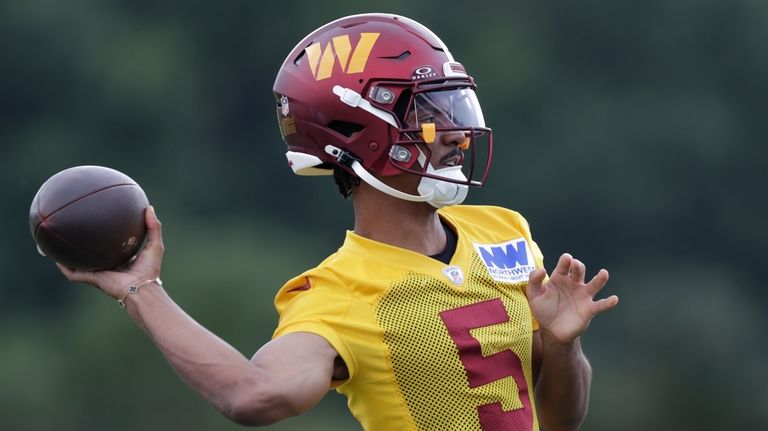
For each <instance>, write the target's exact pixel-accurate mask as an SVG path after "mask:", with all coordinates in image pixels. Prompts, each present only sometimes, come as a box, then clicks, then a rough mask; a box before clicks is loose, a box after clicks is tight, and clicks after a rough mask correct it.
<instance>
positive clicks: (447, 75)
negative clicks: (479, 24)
mask: <svg viewBox="0 0 768 431" xmlns="http://www.w3.org/2000/svg"><path fill="white" fill-rule="evenodd" d="M475 88H476V87H475V83H474V80H473V79H472V77H470V76H469V75H467V73H466V71H465V69H464V67H463V66H462V65H461V64H460V63H457V62H456V61H455V60H454V59H453V56H452V55H451V54H450V52H449V51H448V48H447V47H446V46H445V44H443V42H442V41H441V40H440V39H439V38H438V37H437V36H436V35H435V34H434V33H432V32H431V31H430V30H429V29H428V28H426V27H425V26H423V25H421V24H419V23H417V22H415V21H413V20H411V19H408V18H405V17H402V16H398V15H392V14H362V15H352V16H348V17H344V18H341V19H338V20H336V21H333V22H331V23H329V24H326V25H324V26H322V27H320V28H319V29H317V30H315V31H314V32H312V33H311V34H309V35H308V36H307V37H305V38H304V39H303V40H302V41H301V42H299V43H298V45H296V47H295V48H294V49H293V50H292V51H291V53H290V54H289V55H288V57H287V58H286V59H285V61H284V62H283V64H282V66H281V67H280V70H279V72H278V74H277V78H276V80H275V84H274V87H273V90H274V93H275V97H276V100H277V116H278V123H279V126H280V132H281V134H282V136H283V140H284V141H285V143H286V144H287V146H288V152H287V153H286V155H287V157H288V163H289V165H290V166H291V167H292V169H293V171H294V172H295V173H296V174H299V175H325V174H332V173H333V167H334V166H339V167H342V168H344V169H346V170H347V171H349V172H352V173H354V174H356V175H358V176H360V177H361V178H362V179H363V180H364V181H366V182H370V181H376V180H375V179H371V177H372V176H371V175H370V174H369V173H373V174H375V175H377V176H381V177H385V176H390V175H396V174H400V173H403V172H408V173H412V174H416V175H420V176H422V177H429V178H433V179H437V180H442V181H448V182H451V183H458V184H462V185H482V183H483V182H484V181H485V178H486V176H487V174H488V169H489V166H490V159H491V155H492V145H493V143H492V133H491V130H490V129H489V128H486V127H485V123H484V119H483V115H482V110H481V109H480V105H479V103H478V102H477V98H476V96H475V91H474V90H475ZM437 114H439V115H437ZM438 116H440V117H442V118H441V119H437V118H436V117H438ZM456 131H461V132H462V133H464V136H465V137H466V138H465V140H464V142H463V143H462V144H460V145H459V146H458V147H459V148H460V149H461V150H468V149H471V151H470V153H471V154H470V157H471V166H470V167H469V168H467V169H465V171H466V170H468V175H466V176H464V175H459V176H456V175H450V176H448V177H442V176H440V175H436V174H435V172H436V171H435V170H434V169H431V167H430V165H429V163H428V161H429V155H430V154H429V152H430V150H429V146H430V144H432V143H433V142H434V141H435V136H436V134H437V135H438V136H439V135H440V134H441V133H447V132H456ZM481 141H484V142H483V143H482V144H485V145H486V147H485V148H484V149H483V150H482V151H480V152H479V153H482V155H483V156H484V158H485V159H486V160H485V161H484V162H483V164H484V165H485V166H484V169H483V168H481V169H479V170H478V171H477V172H475V169H474V164H475V161H476V159H477V157H476V148H477V147H478V146H479V145H481ZM463 152H464V151H462V154H463ZM463 161H464V157H463V155H462V157H461V161H460V162H463ZM465 165H466V164H465ZM473 177H475V178H473ZM377 188H378V187H377Z"/></svg>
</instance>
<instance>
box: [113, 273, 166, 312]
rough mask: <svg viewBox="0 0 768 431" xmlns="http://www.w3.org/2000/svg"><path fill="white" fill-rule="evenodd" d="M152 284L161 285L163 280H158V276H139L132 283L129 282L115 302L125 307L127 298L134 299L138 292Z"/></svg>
mask: <svg viewBox="0 0 768 431" xmlns="http://www.w3.org/2000/svg"><path fill="white" fill-rule="evenodd" d="M153 285H154V286H156V287H162V286H163V281H162V280H160V276H157V277H153V278H152V277H145V278H140V279H138V280H136V281H134V282H133V283H131V284H129V285H128V286H127V287H126V288H125V290H124V292H123V294H122V295H121V296H120V297H119V298H117V304H118V305H119V306H120V307H121V308H126V306H127V302H126V301H127V300H128V299H129V298H131V300H133V299H135V298H136V297H138V295H139V293H140V292H141V291H142V290H143V289H146V288H148V287H149V286H153Z"/></svg>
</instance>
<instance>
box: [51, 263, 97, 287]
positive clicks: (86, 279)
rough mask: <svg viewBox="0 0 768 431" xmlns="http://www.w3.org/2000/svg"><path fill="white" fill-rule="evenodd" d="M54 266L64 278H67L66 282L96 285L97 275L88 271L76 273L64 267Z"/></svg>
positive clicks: (57, 264)
mask: <svg viewBox="0 0 768 431" xmlns="http://www.w3.org/2000/svg"><path fill="white" fill-rule="evenodd" d="M56 266H58V267H59V270H60V271H61V272H62V274H64V276H65V277H67V280H69V281H72V282H74V283H85V284H91V285H94V286H96V285H98V283H97V278H98V276H97V274H96V273H94V272H90V271H78V270H76V269H72V268H67V267H66V266H64V265H62V264H60V263H58V262H56Z"/></svg>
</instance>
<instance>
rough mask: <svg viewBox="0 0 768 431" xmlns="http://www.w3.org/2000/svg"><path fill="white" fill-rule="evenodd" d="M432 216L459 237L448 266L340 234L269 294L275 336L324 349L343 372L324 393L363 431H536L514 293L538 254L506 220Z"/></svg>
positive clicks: (453, 212) (458, 212) (485, 211)
mask: <svg viewBox="0 0 768 431" xmlns="http://www.w3.org/2000/svg"><path fill="white" fill-rule="evenodd" d="M439 215H440V217H441V218H442V220H443V221H444V222H446V223H447V224H449V225H450V226H451V227H453V229H454V231H455V232H456V233H457V235H458V243H457V245H456V251H455V253H454V256H453V258H452V259H451V261H450V264H448V265H446V264H445V263H442V262H440V261H438V260H435V259H432V258H430V257H428V256H425V255H422V254H418V253H415V252H412V251H409V250H405V249H402V248H398V247H393V246H390V245H387V244H383V243H380V242H376V241H372V240H370V239H366V238H364V237H361V236H359V235H356V234H355V233H353V232H348V233H347V237H346V239H345V242H344V245H343V246H342V247H341V248H340V249H339V250H338V251H337V252H336V253H334V254H333V255H331V256H330V257H328V258H327V259H326V260H325V261H323V262H322V263H321V264H320V265H319V266H317V267H316V268H314V269H311V270H309V271H307V272H305V273H304V274H301V275H300V276H298V277H296V278H294V279H292V280H290V281H289V282H288V283H286V285H285V286H283V288H282V289H281V290H280V292H279V293H278V295H277V297H276V299H275V305H276V307H277V310H278V313H279V314H280V322H279V325H278V328H277V329H276V331H275V334H274V336H275V337H278V336H280V335H284V334H287V333H291V332H299V331H301V332H311V333H314V334H317V335H319V336H321V337H323V338H325V339H326V340H328V342H329V343H330V344H331V345H332V346H333V347H334V348H335V349H336V351H337V352H338V353H339V355H340V356H341V357H342V358H343V359H344V362H346V364H347V368H348V369H349V378H348V379H347V380H344V381H341V382H333V386H335V387H336V390H337V391H338V392H340V393H342V394H344V395H346V396H347V397H348V402H349V408H350V410H351V412H352V414H353V415H354V416H355V417H356V418H357V419H358V420H359V421H360V423H361V424H362V426H363V428H364V429H366V430H368V431H377V430H385V431H392V430H398V431H400V430H439V431H446V430H462V431H464V430H484V431H501V430H505V431H510V430H526V431H528V430H538V420H537V418H536V409H535V405H534V396H533V381H532V352H531V350H532V334H533V331H534V330H535V329H537V323H536V322H535V320H534V319H533V317H532V315H531V311H530V308H529V306H528V301H527V299H526V296H525V286H526V285H527V282H528V274H529V273H530V272H531V271H533V270H534V269H535V268H539V267H542V255H541V252H540V251H539V249H538V247H537V245H536V244H535V243H534V242H533V240H532V239H531V235H530V231H529V228H528V224H527V222H526V221H525V219H523V217H522V216H520V215H519V214H518V213H516V212H514V211H510V210H507V209H503V208H498V207H481V206H456V207H447V208H443V209H441V210H439Z"/></svg>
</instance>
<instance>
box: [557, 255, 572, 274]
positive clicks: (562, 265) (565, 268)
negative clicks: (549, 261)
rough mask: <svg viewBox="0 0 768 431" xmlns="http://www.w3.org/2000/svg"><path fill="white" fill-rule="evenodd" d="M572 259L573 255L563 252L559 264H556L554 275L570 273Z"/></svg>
mask: <svg viewBox="0 0 768 431" xmlns="http://www.w3.org/2000/svg"><path fill="white" fill-rule="evenodd" d="M572 260H573V256H571V255H570V254H568V253H563V255H562V256H560V259H558V260H557V266H555V269H554V270H553V271H552V275H555V274H559V275H568V273H569V272H570V268H571V261H572Z"/></svg>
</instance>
